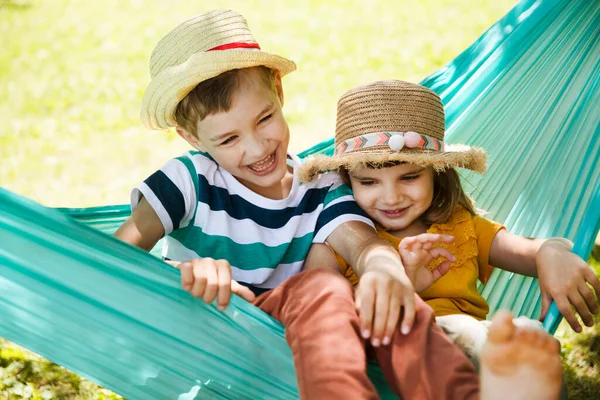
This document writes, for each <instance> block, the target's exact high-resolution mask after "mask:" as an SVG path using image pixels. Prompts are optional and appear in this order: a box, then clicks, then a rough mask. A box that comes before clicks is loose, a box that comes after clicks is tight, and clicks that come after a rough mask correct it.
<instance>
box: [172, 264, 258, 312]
mask: <svg viewBox="0 0 600 400" xmlns="http://www.w3.org/2000/svg"><path fill="white" fill-rule="evenodd" d="M177 267H178V268H179V270H180V271H181V286H182V287H183V289H184V290H185V291H187V292H190V293H191V294H192V296H194V297H202V299H203V300H204V302H206V303H212V302H213V300H214V299H215V297H216V298H217V308H218V309H219V310H221V311H223V310H224V309H225V308H227V306H228V305H229V300H230V298H231V293H234V294H237V295H238V296H240V297H242V298H243V299H244V300H246V301H249V302H252V301H254V298H255V296H254V293H252V291H251V290H250V289H248V288H247V287H245V286H243V285H240V284H239V283H237V282H236V281H234V280H231V266H230V265H229V262H227V261H226V260H213V259H212V258H195V259H193V260H190V261H186V262H183V263H181V264H179V265H178V266H177Z"/></svg>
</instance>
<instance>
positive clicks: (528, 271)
mask: <svg viewBox="0 0 600 400" xmlns="http://www.w3.org/2000/svg"><path fill="white" fill-rule="evenodd" d="M544 241H545V240H544V239H530V238H526V237H523V236H518V235H513V234H512V233H510V232H508V231H506V230H505V229H500V230H499V231H498V233H497V234H496V236H495V237H494V240H493V241H492V248H491V249H490V264H491V265H493V266H494V267H496V268H500V269H503V270H505V271H510V272H515V273H517V274H521V275H525V276H532V277H534V278H537V277H538V271H537V264H536V262H535V256H536V254H537V252H538V250H539V249H540V247H541V246H542V244H543V243H544ZM569 250H570V249H569Z"/></svg>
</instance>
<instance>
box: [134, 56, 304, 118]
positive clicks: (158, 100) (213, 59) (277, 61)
mask: <svg viewBox="0 0 600 400" xmlns="http://www.w3.org/2000/svg"><path fill="white" fill-rule="evenodd" d="M261 65H263V66H265V67H268V68H271V69H274V70H277V71H279V73H280V74H281V76H284V75H286V74H288V73H290V72H292V71H294V70H295V69H296V64H295V63H294V62H293V61H290V60H288V59H286V58H283V57H280V56H277V55H274V54H270V53H266V52H264V51H253V50H226V51H211V52H206V53H198V54H194V55H192V56H191V57H190V58H189V59H188V60H187V61H186V62H184V63H181V64H179V65H175V66H173V67H170V68H166V69H164V70H163V71H161V72H160V73H159V74H157V75H156V76H155V77H154V78H153V79H152V81H150V84H149V85H148V88H147V89H146V92H145V93H144V97H143V99H142V110H141V113H140V114H141V115H140V117H141V119H142V122H143V123H144V124H145V125H146V126H148V127H149V128H151V129H169V128H171V127H174V126H177V122H176V120H175V109H176V108H177V105H178V104H179V102H180V101H181V100H183V98H184V97H185V96H187V94H188V93H189V92H191V91H192V90H193V89H194V88H195V87H196V86H197V85H198V84H199V83H201V82H203V81H205V80H207V79H210V78H214V77H215V76H218V75H220V74H222V73H223V72H226V71H230V70H232V69H240V68H250V67H257V66H261Z"/></svg>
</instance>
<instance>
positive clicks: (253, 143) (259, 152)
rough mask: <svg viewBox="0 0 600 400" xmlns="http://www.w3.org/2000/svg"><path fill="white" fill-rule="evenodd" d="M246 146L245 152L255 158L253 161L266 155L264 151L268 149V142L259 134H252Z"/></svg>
mask: <svg viewBox="0 0 600 400" xmlns="http://www.w3.org/2000/svg"><path fill="white" fill-rule="evenodd" d="M246 146H247V147H246V154H247V155H248V156H250V157H251V158H253V159H255V161H260V160H261V159H263V158H265V157H266V156H268V154H265V152H266V151H267V150H268V146H269V143H268V141H267V140H266V139H264V138H263V137H261V136H260V135H253V136H252V137H251V138H250V140H249V141H248V143H247V144H246Z"/></svg>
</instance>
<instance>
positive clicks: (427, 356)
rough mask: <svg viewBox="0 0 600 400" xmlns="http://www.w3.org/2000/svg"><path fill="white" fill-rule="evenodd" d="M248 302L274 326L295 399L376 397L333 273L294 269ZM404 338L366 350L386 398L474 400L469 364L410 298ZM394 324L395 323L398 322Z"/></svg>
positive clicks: (355, 323) (350, 308) (342, 287)
mask: <svg viewBox="0 0 600 400" xmlns="http://www.w3.org/2000/svg"><path fill="white" fill-rule="evenodd" d="M254 304H255V305H256V306H257V307H259V308H260V309H262V310H263V311H265V312H267V313H268V314H270V315H271V316H273V317H274V318H275V319H277V320H278V321H280V322H281V323H282V324H283V326H284V327H285V336H286V339H287V342H288V344H289V345H290V348H291V349H292V354H293V358H294V366H295V369H296V375H297V378H298V389H299V392H300V398H301V399H318V400H327V399H344V400H349V399H377V398H378V395H377V392H376V390H375V387H374V386H373V384H372V383H371V381H370V380H369V379H368V377H367V372H366V369H367V354H366V353H367V352H366V350H367V349H366V343H365V340H364V339H363V338H362V337H361V335H360V322H359V318H358V315H357V312H356V309H355V307H354V291H353V289H352V286H351V285H350V283H349V282H348V281H347V280H346V279H345V278H344V277H343V276H341V275H340V274H339V273H337V272H334V271H331V270H327V269H317V270H310V271H305V272H302V273H300V274H298V275H295V276H293V277H291V278H290V279H288V280H287V281H285V282H284V283H283V284H281V285H280V286H278V287H277V288H275V289H273V290H270V291H269V292H266V293H263V294H262V295H260V296H259V297H258V298H257V299H256V300H255V302H254ZM416 311H417V317H416V320H415V324H414V326H413V329H412V331H411V332H410V333H409V334H408V335H403V334H402V333H400V330H399V328H398V329H397V330H396V332H395V333H394V335H393V337H392V341H391V344H390V345H388V346H381V347H378V348H372V349H371V348H370V349H369V352H370V353H371V352H372V353H373V354H374V356H375V358H376V360H377V362H378V363H379V366H380V367H381V369H382V371H383V373H384V375H385V378H386V380H387V382H388V383H389V385H390V386H391V388H392V390H393V391H394V393H395V394H396V395H397V396H399V397H400V398H402V399H406V400H419V399H435V400H438V399H457V400H458V399H460V400H464V399H476V398H479V377H478V375H477V373H476V372H475V369H474V367H473V364H472V363H471V362H470V361H469V360H468V359H467V357H466V356H465V355H464V354H463V353H462V351H461V350H460V349H459V348H458V347H457V346H455V345H454V344H453V343H452V342H451V341H450V339H448V338H447V337H446V335H445V334H444V333H443V332H442V330H441V329H440V328H439V327H438V326H437V325H436V324H435V317H434V314H433V310H432V309H431V308H430V307H429V306H428V305H427V304H425V302H424V301H423V300H421V298H419V297H418V296H417V298H416ZM398 326H399V325H398Z"/></svg>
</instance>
